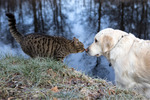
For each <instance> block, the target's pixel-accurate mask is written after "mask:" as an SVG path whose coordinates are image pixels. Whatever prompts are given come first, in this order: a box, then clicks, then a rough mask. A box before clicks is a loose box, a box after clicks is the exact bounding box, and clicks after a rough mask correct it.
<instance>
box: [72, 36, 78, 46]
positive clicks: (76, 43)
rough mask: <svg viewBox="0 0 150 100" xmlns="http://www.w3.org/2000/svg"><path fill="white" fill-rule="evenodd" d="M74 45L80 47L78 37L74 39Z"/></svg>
mask: <svg viewBox="0 0 150 100" xmlns="http://www.w3.org/2000/svg"><path fill="white" fill-rule="evenodd" d="M73 43H74V44H75V45H78V44H79V40H78V39H77V38H76V37H73Z"/></svg>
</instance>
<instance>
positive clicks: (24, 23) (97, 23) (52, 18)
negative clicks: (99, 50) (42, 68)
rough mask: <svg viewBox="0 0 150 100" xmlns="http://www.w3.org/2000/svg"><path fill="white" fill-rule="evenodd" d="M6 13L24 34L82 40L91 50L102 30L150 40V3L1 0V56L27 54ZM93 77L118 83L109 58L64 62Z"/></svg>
mask: <svg viewBox="0 0 150 100" xmlns="http://www.w3.org/2000/svg"><path fill="white" fill-rule="evenodd" d="M6 12H11V13H13V14H15V16H16V20H17V27H18V30H19V31H20V32H21V33H23V34H28V33H33V32H40V33H42V34H49V35H55V36H64V37H66V38H67V39H72V38H73V37H77V38H79V40H80V41H81V42H83V43H84V45H85V48H87V47H88V46H89V45H90V44H91V43H92V41H93V39H94V36H95V34H96V33H97V32H99V31H100V30H102V29H104V28H107V27H111V28H115V29H120V30H123V31H126V32H130V33H133V34H135V35H136V36H137V37H139V38H143V39H149V38H150V34H149V33H150V1H148V0H115V1H114V0H0V52H1V55H4V54H8V53H9V54H11V55H19V54H21V55H23V56H24V57H27V55H26V54H24V53H23V52H22V50H21V48H20V46H19V44H18V43H16V41H15V40H14V38H13V37H12V36H11V35H10V33H9V28H8V21H7V18H6V16H5V13H6ZM64 63H66V64H67V65H68V66H69V67H74V68H75V69H76V70H80V71H82V72H85V73H86V74H89V75H94V76H95V77H100V78H103V79H107V80H110V81H114V71H113V69H112V68H111V67H109V66H108V65H109V63H108V62H107V60H106V58H105V57H103V56H102V57H100V58H96V57H90V56H88V55H87V54H86V53H85V52H84V53H78V54H71V55H69V56H67V57H66V59H65V60H64Z"/></svg>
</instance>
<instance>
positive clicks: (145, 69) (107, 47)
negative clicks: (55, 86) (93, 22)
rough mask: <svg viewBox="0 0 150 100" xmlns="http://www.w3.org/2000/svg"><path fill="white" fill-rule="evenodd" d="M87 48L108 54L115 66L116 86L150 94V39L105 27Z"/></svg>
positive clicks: (98, 53)
mask: <svg viewBox="0 0 150 100" xmlns="http://www.w3.org/2000/svg"><path fill="white" fill-rule="evenodd" d="M86 52H87V53H88V54H89V55H91V56H97V57H99V56H101V55H103V56H105V57H106V58H107V60H108V61H109V62H110V63H111V65H112V67H113V68H114V71H115V82H116V85H117V86H118V87H121V88H127V89H135V90H136V91H138V92H140V93H142V94H144V95H145V96H147V97H148V98H150V41H148V40H142V39H139V38H136V37H135V36H134V35H133V34H130V33H129V34H128V33H126V32H124V31H121V30H115V29H112V28H107V29H104V30H102V31H100V32H99V33H97V34H96V35H95V39H94V42H93V43H92V44H91V45H90V46H89V47H88V48H87V49H86Z"/></svg>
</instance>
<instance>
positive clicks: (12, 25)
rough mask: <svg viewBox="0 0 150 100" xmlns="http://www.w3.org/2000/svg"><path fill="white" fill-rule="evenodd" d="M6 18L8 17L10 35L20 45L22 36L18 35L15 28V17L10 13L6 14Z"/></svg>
mask: <svg viewBox="0 0 150 100" xmlns="http://www.w3.org/2000/svg"><path fill="white" fill-rule="evenodd" d="M6 16H7V17H8V22H9V29H10V33H11V34H12V36H13V37H14V38H15V40H16V41H17V42H19V43H20V42H21V41H22V39H23V34H21V33H19V32H18V30H17V28H16V19H15V16H14V15H13V14H11V13H6Z"/></svg>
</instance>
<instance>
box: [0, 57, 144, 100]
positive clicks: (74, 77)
mask: <svg viewBox="0 0 150 100" xmlns="http://www.w3.org/2000/svg"><path fill="white" fill-rule="evenodd" d="M143 98H144V97H142V96H140V95H138V94H136V93H135V92H133V91H130V90H121V89H118V88H116V87H115V86H114V85H112V84H111V83H108V82H106V81H105V80H102V79H93V78H91V77H88V76H87V75H85V74H83V73H81V72H78V71H76V70H75V69H73V68H68V67H67V66H66V65H65V64H63V63H61V62H58V61H55V60H53V59H49V58H36V59H25V58H23V57H12V56H6V57H3V58H2V59H1V60H0V99H18V100H24V99H27V100H33V99H34V100H35V99H37V100H41V99H42V100H88V99H89V100H91V99H92V100H94V99H102V100H107V99H108V100H117V99H118V100H121V99H122V100H123V99H124V100H125V99H129V100H131V99H136V100H142V99H143Z"/></svg>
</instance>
